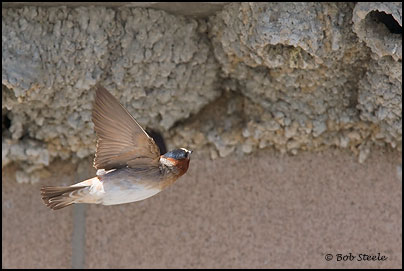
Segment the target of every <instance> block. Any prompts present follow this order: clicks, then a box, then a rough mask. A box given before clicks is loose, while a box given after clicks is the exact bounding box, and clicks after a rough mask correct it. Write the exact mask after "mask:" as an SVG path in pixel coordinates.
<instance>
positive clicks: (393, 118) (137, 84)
mask: <svg viewBox="0 0 404 271" xmlns="http://www.w3.org/2000/svg"><path fill="white" fill-rule="evenodd" d="M401 26H402V4H401V3H358V4H353V3H232V4H228V5H225V6H224V7H223V10H222V11H220V12H218V13H216V14H214V15H211V16H209V17H206V18H198V19H195V18H191V17H184V16H181V15H173V14H170V13H167V12H165V11H161V10H154V9H146V8H128V7H125V8H119V9H114V8H105V7H80V8H66V7H52V8H38V7H23V8H3V9H2V53H3V54H2V64H3V65H2V99H3V102H2V120H3V124H2V128H3V129H2V151H3V152H2V166H3V167H4V166H5V165H7V164H9V163H10V162H16V163H17V164H18V165H19V167H20V170H19V171H17V174H16V175H17V176H16V177H17V180H18V181H19V182H29V181H31V182H33V181H36V180H38V179H39V178H41V176H44V175H46V166H47V165H48V164H49V163H50V162H51V161H52V160H54V159H55V158H58V157H60V158H62V159H71V160H72V161H75V160H77V159H78V158H83V157H86V156H92V155H93V153H94V151H95V134H94V131H93V124H92V123H91V108H92V101H93V95H94V91H93V89H92V87H93V86H94V85H95V84H96V83H97V82H99V83H102V84H103V85H104V86H105V87H106V88H107V89H109V90H110V91H111V92H112V93H113V95H114V96H116V97H117V98H118V99H119V100H120V101H121V103H122V104H123V105H124V106H125V107H127V108H128V110H129V112H131V113H132V114H133V115H134V116H135V118H137V120H138V121H139V122H140V123H141V124H142V125H143V126H145V127H148V128H152V129H154V130H157V131H160V132H161V133H162V134H163V135H164V136H165V139H166V140H167V143H168V145H169V148H171V147H174V146H185V147H189V148H191V149H194V150H196V151H198V152H209V153H210V155H211V157H212V158H215V157H218V156H221V157H223V156H227V155H229V154H232V153H238V154H244V153H252V152H254V151H256V150H257V149H260V148H266V147H273V148H275V149H277V150H279V151H281V152H289V153H292V154H296V153H297V152H298V151H301V150H319V149H323V148H328V147H331V146H336V147H340V148H348V149H350V150H352V151H353V153H354V154H355V155H357V156H358V157H359V160H360V161H362V162H363V161H365V159H366V157H367V156H368V154H369V152H370V151H371V149H372V146H373V145H381V146H384V147H386V148H394V149H397V150H399V151H401V148H402V147H401V146H402V143H401V142H402V132H401V129H402V106H401V102H402V87H401V84H402V64H401V62H402V52H401V51H402V34H401Z"/></svg>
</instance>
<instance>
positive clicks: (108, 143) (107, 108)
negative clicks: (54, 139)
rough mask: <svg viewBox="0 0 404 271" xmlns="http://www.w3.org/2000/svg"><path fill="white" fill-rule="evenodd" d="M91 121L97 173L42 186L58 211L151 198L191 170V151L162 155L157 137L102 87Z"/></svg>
mask: <svg viewBox="0 0 404 271" xmlns="http://www.w3.org/2000/svg"><path fill="white" fill-rule="evenodd" d="M92 121H93V123H94V130H95V132H96V134H97V149H96V153H95V158H94V167H95V168H96V169H97V173H96V175H97V176H96V177H94V178H91V179H88V180H85V181H82V182H80V183H77V184H74V185H71V186H67V187H64V186H57V187H53V186H46V187H42V188H41V195H42V199H43V201H44V203H45V204H46V205H47V206H48V207H50V208H52V209H54V210H57V209H61V208H64V207H66V206H69V205H71V204H73V203H93V204H103V205H115V204H122V203H129V202H134V201H139V200H143V199H147V198H149V197H151V196H154V195H156V194H157V193H159V192H160V191H162V190H164V189H165V188H167V187H168V186H170V185H171V184H173V183H174V182H175V181H176V180H177V179H178V178H179V177H180V176H182V175H184V174H185V172H187V170H188V167H189V161H190V155H191V151H189V150H187V149H184V148H181V149H176V150H173V151H170V152H167V153H166V154H164V155H160V150H159V147H158V146H157V145H156V144H155V142H154V140H153V138H151V137H150V136H149V135H148V134H147V133H146V132H145V130H143V128H142V127H141V126H140V125H139V123H137V121H136V120H135V119H134V118H133V117H132V116H131V115H130V114H129V112H128V111H126V109H125V108H124V107H123V106H122V105H121V104H120V103H119V102H118V100H117V99H115V97H114V96H112V94H111V93H109V92H108V91H107V90H106V89H105V88H103V87H101V86H97V89H96V96H95V102H94V106H93V112H92Z"/></svg>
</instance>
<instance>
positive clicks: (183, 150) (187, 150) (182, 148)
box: [180, 148, 191, 152]
mask: <svg viewBox="0 0 404 271" xmlns="http://www.w3.org/2000/svg"><path fill="white" fill-rule="evenodd" d="M180 149H181V150H183V151H186V152H191V151H189V150H187V149H185V148H180Z"/></svg>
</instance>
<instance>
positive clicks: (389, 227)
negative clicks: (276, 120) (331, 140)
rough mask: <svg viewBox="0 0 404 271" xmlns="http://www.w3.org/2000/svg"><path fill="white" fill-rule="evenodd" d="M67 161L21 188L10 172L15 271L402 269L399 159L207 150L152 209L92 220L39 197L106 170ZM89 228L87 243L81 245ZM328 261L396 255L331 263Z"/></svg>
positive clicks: (148, 203)
mask: <svg viewBox="0 0 404 271" xmlns="http://www.w3.org/2000/svg"><path fill="white" fill-rule="evenodd" d="M65 163H66V162H61V161H59V162H56V163H53V164H52V166H51V169H52V172H51V175H50V176H49V178H47V179H45V180H43V181H41V182H40V183H37V184H17V182H16V181H15V177H14V176H15V174H13V168H12V167H7V168H6V169H5V171H3V175H2V177H3V182H2V186H3V187H2V188H3V192H2V195H3V204H2V211H3V214H2V218H3V224H2V231H3V232H2V233H3V239H2V249H3V253H2V262H3V263H2V267H3V268H29V267H31V268H69V267H71V266H72V264H73V266H75V267H85V268H152V267H160V268H196V267H198V268H202V267H206V268H224V267H230V268H236V267H240V268H254V267H256V268H265V267H267V268H310V267H311V268H347V267H354V268H400V267H401V266H402V239H401V238H402V222H401V218H402V203H401V202H402V192H401V191H402V179H401V178H402V177H401V166H400V165H401V163H402V161H401V158H400V154H399V153H398V152H388V151H385V150H378V151H375V152H372V154H371V156H370V157H369V159H368V160H367V161H366V163H364V164H359V163H358V162H357V159H356V158H355V157H353V156H352V155H351V154H350V153H349V152H342V151H334V150H328V151H326V152H323V153H308V152H306V153H302V154H298V155H297V156H288V155H285V156H282V155H280V154H279V153H274V152H271V151H260V152H259V153H257V154H255V155H253V156H245V157H240V158H237V157H229V158H219V159H216V160H214V161H211V160H210V159H209V158H205V157H201V156H199V155H198V154H196V155H195V156H194V157H193V160H192V161H191V167H190V170H189V172H188V173H187V174H186V175H185V176H184V177H182V178H181V179H180V180H179V181H178V182H177V183H176V184H175V185H174V186H173V187H171V188H169V189H168V190H166V191H163V192H162V193H160V194H158V195H157V196H155V197H152V198H150V199H147V200H145V201H142V202H137V203H132V204H126V205H118V206H95V205H91V206H89V205H88V206H86V207H84V208H85V212H84V213H83V214H82V216H83V217H84V218H85V222H83V221H80V218H79V217H78V216H80V214H79V215H78V216H74V214H75V212H78V209H75V208H77V207H75V208H66V209H63V210H60V211H52V210H50V209H47V208H46V207H45V206H44V205H43V204H42V202H41V199H40V197H39V188H40V186H41V185H45V184H52V185H57V184H70V183H73V182H74V181H77V180H74V178H85V177H87V176H91V175H92V174H94V171H93V170H92V169H91V168H90V164H91V160H88V161H83V163H81V165H82V166H80V168H79V169H78V171H79V173H77V170H76V169H74V168H73V167H72V166H71V165H69V164H65ZM86 165H88V167H87V166H86ZM83 206H84V205H82V206H81V207H83ZM81 207H80V208H81ZM75 220H77V221H75ZM74 227H78V229H74ZM82 229H85V235H84V236H85V237H84V239H82V240H75V241H73V239H74V238H76V239H77V237H74V236H73V235H74V234H77V231H80V230H82ZM83 249H84V250H85V255H84V257H82V256H83V255H77V254H76V255H75V256H73V257H74V258H73V259H72V254H75V252H77V251H82V250H83ZM72 251H73V252H72ZM328 253H331V254H333V255H334V257H335V254H338V253H343V254H348V253H352V254H353V255H358V254H360V253H366V254H371V255H377V253H381V255H384V256H386V257H388V258H387V260H385V261H370V262H363V261H361V262H358V261H357V260H353V261H347V262H337V261H336V260H331V261H329V262H328V261H326V260H325V255H326V254H328Z"/></svg>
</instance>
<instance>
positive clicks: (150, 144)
mask: <svg viewBox="0 0 404 271" xmlns="http://www.w3.org/2000/svg"><path fill="white" fill-rule="evenodd" d="M92 121H93V123H94V130H95V132H96V133H97V150H96V153H95V158H94V167H95V168H96V169H105V170H110V169H116V168H122V167H125V166H129V167H137V166H140V165H142V166H143V165H147V166H157V165H158V160H159V157H160V150H159V148H158V146H157V145H156V144H155V143H154V140H153V138H151V137H150V136H149V135H148V134H147V133H146V132H145V130H143V128H142V127H141V126H140V125H139V123H138V122H137V121H136V120H135V119H134V118H133V117H132V116H131V115H130V114H129V112H128V111H127V110H126V109H125V108H124V107H123V106H122V105H121V104H120V103H119V102H118V100H117V99H116V98H115V97H114V96H112V94H111V93H109V92H108V91H107V90H106V89H105V88H104V87H102V86H99V85H98V86H97V89H96V96H95V102H94V107H93V114H92Z"/></svg>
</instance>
